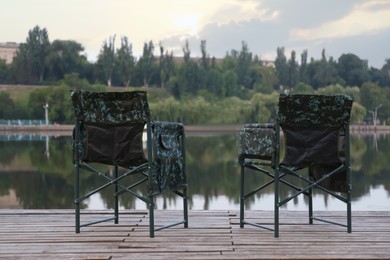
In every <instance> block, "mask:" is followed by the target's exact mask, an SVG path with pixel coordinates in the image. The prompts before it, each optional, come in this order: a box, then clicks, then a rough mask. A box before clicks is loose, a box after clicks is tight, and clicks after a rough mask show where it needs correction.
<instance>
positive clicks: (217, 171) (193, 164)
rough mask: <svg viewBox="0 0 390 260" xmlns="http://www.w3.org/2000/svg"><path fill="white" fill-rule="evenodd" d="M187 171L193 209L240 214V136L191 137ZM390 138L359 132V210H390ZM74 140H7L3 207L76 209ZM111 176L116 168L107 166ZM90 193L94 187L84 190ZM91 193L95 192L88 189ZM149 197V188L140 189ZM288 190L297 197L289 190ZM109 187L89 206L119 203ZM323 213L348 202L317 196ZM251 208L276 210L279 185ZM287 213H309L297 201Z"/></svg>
mask: <svg viewBox="0 0 390 260" xmlns="http://www.w3.org/2000/svg"><path fill="white" fill-rule="evenodd" d="M186 149H187V172H188V178H189V187H190V188H189V195H190V202H189V203H190V204H189V205H190V208H191V209H197V210H198V209H238V208H239V172H240V169H239V167H238V164H237V158H236V156H237V139H236V135H235V134H234V133H221V134H215V133H214V134H213V135H198V136H194V135H191V134H187V136H186ZM389 150H390V136H389V135H387V136H385V135H365V136H363V135H360V136H359V135H353V136H352V137H351V166H352V181H353V193H352V195H353V204H352V207H353V210H390V203H389V201H390V175H389V172H390V161H389V160H388V156H387V155H388V154H389V152H390V151H389ZM71 153H72V152H71V138H70V137H69V136H50V135H33V134H27V135H13V136H12V135H2V136H0V208H24V209H58V208H73V182H74V169H73V163H72V158H71ZM103 170H104V171H107V172H109V171H110V167H105V168H103ZM82 178H84V183H88V186H90V187H95V186H97V185H98V184H99V179H96V178H95V177H94V178H92V176H90V175H83V176H82ZM265 178H267V177H266V176H262V175H255V174H253V175H248V177H247V179H248V180H249V182H248V185H253V186H258V185H257V183H259V182H262V181H266V179H265ZM85 188H87V187H85ZM88 188H89V187H88ZM140 192H144V193H145V192H146V190H140ZM283 192H286V193H288V192H290V191H289V190H288V189H285V190H283ZM111 198H112V193H111V192H110V191H109V190H106V191H103V192H101V193H99V194H97V195H94V196H93V197H91V198H90V200H89V201H88V202H86V203H85V204H84V205H83V207H85V208H91V209H101V208H107V207H108V208H110V207H112V206H113V201H112V200H111ZM120 203H121V207H122V208H129V209H134V208H135V209H145V208H146V206H145V204H144V203H143V202H142V201H139V200H136V199H135V198H134V197H132V196H130V195H126V196H123V197H122V198H121V202H120ZM315 205H316V209H330V210H344V207H345V206H344V205H343V204H341V205H340V204H339V202H338V201H335V200H333V199H332V198H330V197H328V196H326V195H323V194H316V195H315ZM246 206H247V207H248V208H252V209H256V208H260V207H261V209H267V210H268V209H269V210H272V209H273V190H272V187H270V188H269V190H267V193H266V194H262V195H259V196H256V197H254V198H253V199H252V200H251V201H248V202H247V205H246ZM157 207H158V208H160V209H162V208H163V209H179V208H181V207H182V205H181V201H180V200H177V201H176V197H175V196H174V195H164V196H160V197H159V198H158V200H157ZM286 208H287V209H291V210H304V209H307V201H306V200H305V199H304V198H303V197H298V198H297V199H295V200H294V201H293V202H291V203H288V204H287V206H286Z"/></svg>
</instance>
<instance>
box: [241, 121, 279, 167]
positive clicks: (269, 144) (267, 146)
mask: <svg viewBox="0 0 390 260" xmlns="http://www.w3.org/2000/svg"><path fill="white" fill-rule="evenodd" d="M275 147H276V132H275V128H274V124H245V125H244V127H243V128H241V130H240V132H239V151H238V153H239V160H242V158H244V157H248V158H258V159H268V160H269V159H271V158H272V155H273V154H274V152H275Z"/></svg>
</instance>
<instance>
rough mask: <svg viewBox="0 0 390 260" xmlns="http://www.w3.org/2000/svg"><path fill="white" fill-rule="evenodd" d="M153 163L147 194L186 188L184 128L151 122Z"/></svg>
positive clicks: (169, 123)
mask: <svg viewBox="0 0 390 260" xmlns="http://www.w3.org/2000/svg"><path fill="white" fill-rule="evenodd" d="M152 130H153V142H154V157H155V159H154V162H153V171H152V174H153V176H152V183H151V184H150V186H149V194H152V195H155V194H159V193H161V192H165V191H172V190H177V189H182V188H185V187H187V176H186V172H185V161H184V147H183V145H182V143H181V141H182V139H181V138H184V126H183V125H182V124H180V123H173V122H163V121H154V122H152Z"/></svg>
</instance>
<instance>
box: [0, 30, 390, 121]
mask: <svg viewBox="0 0 390 260" xmlns="http://www.w3.org/2000/svg"><path fill="white" fill-rule="evenodd" d="M116 40H117V39H116V36H111V37H109V39H106V40H105V41H104V42H103V44H102V47H101V50H100V54H99V55H98V57H97V61H96V62H89V61H88V60H87V57H86V56H85V55H84V54H82V53H83V52H84V47H83V46H82V45H81V44H80V43H78V42H76V41H73V40H54V41H53V42H50V40H49V34H48V32H47V30H46V29H45V28H40V27H39V26H35V27H34V28H33V29H31V30H30V31H29V32H28V36H27V38H26V42H24V43H21V44H20V45H19V50H18V52H17V54H16V56H15V57H14V59H13V61H12V63H11V64H7V63H6V61H5V60H1V59H0V84H8V85H12V86H14V88H15V89H16V88H18V85H20V84H24V85H39V86H42V87H40V88H37V89H35V90H32V91H31V92H30V93H29V95H28V97H26V98H24V99H18V98H15V97H14V96H13V95H11V94H10V93H9V92H7V91H1V92H0V119H17V118H23V119H43V118H44V110H43V109H42V105H43V104H46V103H47V104H49V119H50V122H51V123H54V122H55V123H60V124H62V123H72V122H73V111H72V107H71V102H70V96H69V90H70V89H74V88H81V89H86V90H95V91H106V90H118V91H121V90H135V89H136V90H147V91H148V97H149V102H150V106H151V110H152V116H153V119H159V120H171V121H172V120H173V121H181V122H183V123H186V124H241V123H245V122H268V121H271V120H272V118H274V116H275V113H276V107H277V97H278V94H279V93H282V92H284V93H303V94H305V93H306V94H308V93H312V94H347V95H352V96H353V98H354V101H355V102H354V106H353V112H352V122H353V123H358V124H362V123H364V122H368V121H370V118H371V119H372V118H373V115H374V111H375V114H376V112H377V118H378V119H379V120H380V123H386V124H388V123H390V59H389V58H385V57H384V65H383V67H382V68H374V67H370V68H369V66H368V61H367V60H362V59H360V58H359V57H358V56H357V55H355V54H352V53H347V54H342V55H341V56H340V57H339V58H338V59H337V60H336V59H334V58H333V57H329V58H328V57H327V55H326V52H325V50H323V52H322V57H321V59H320V60H315V59H313V58H311V59H310V61H309V60H308V57H309V56H308V51H307V50H304V51H303V52H302V53H301V56H300V62H298V58H297V57H296V55H297V54H296V52H295V51H291V54H290V55H289V57H287V56H286V53H285V49H284V47H278V48H277V50H276V52H277V53H276V54H277V55H276V59H275V61H274V62H273V63H272V66H269V64H265V63H264V61H262V60H261V58H260V57H259V56H257V55H254V54H253V53H252V52H251V51H250V50H249V47H248V45H247V43H246V42H244V41H243V42H242V48H241V50H231V51H228V52H227V53H226V56H225V57H224V58H220V59H218V58H215V57H210V54H208V53H207V49H206V41H205V40H202V41H201V44H200V50H201V57H198V58H195V57H191V50H190V46H189V44H188V41H186V42H185V44H184V46H183V56H182V57H175V56H173V53H172V52H169V51H167V50H165V49H164V47H163V46H162V44H161V43H160V44H159V45H158V49H157V48H156V46H155V45H154V43H153V42H152V41H150V42H147V43H144V46H143V53H142V55H141V56H140V57H138V58H137V57H136V56H135V55H134V54H133V45H132V43H131V42H130V41H129V39H128V38H127V37H125V36H122V37H121V38H120V44H119V48H116V47H115V46H116V44H115V41H116ZM156 49H157V50H156ZM156 53H158V54H156ZM23 91H25V90H23Z"/></svg>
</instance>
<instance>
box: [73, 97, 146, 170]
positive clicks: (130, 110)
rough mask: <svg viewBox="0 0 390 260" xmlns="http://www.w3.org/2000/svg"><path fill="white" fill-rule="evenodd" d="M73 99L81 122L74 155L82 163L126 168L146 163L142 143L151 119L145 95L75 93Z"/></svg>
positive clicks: (75, 110)
mask: <svg viewBox="0 0 390 260" xmlns="http://www.w3.org/2000/svg"><path fill="white" fill-rule="evenodd" d="M71 98H72V102H73V106H74V113H75V117H76V120H78V122H79V123H80V129H79V131H80V140H79V142H78V143H75V144H74V152H76V151H77V152H78V153H77V155H78V157H79V158H80V159H81V160H82V161H85V162H98V163H105V164H113V165H115V164H116V165H120V166H123V167H129V166H138V165H140V164H142V163H145V162H146V161H147V160H146V158H145V154H144V152H143V143H142V133H143V130H144V126H145V124H146V122H148V121H149V120H150V111H149V105H148V101H147V97H146V92H144V91H134V92H88V91H81V90H75V91H72V92H71ZM75 155H76V153H75Z"/></svg>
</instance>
